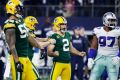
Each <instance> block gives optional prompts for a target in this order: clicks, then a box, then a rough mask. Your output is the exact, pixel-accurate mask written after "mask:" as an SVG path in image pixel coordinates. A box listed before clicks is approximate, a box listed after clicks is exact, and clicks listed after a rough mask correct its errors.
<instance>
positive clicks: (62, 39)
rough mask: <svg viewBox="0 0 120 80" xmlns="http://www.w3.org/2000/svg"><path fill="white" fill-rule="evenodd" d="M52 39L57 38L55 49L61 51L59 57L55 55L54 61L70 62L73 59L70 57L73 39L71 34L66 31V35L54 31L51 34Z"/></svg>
mask: <svg viewBox="0 0 120 80" xmlns="http://www.w3.org/2000/svg"><path fill="white" fill-rule="evenodd" d="M51 38H52V39H55V40H56V44H54V45H55V48H54V51H58V52H59V56H58V57H54V58H53V61H54V62H62V63H69V62H70V60H71V57H70V50H69V47H70V41H71V35H70V34H69V33H68V32H66V33H65V34H64V36H61V35H59V34H57V33H54V34H53V35H52V36H51Z"/></svg>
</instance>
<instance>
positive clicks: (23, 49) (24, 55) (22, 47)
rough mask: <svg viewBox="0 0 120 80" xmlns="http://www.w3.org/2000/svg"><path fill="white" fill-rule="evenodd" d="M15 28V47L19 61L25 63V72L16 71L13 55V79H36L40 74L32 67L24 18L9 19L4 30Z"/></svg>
mask: <svg viewBox="0 0 120 80" xmlns="http://www.w3.org/2000/svg"><path fill="white" fill-rule="evenodd" d="M10 28H13V29H15V34H16V43H15V47H16V50H17V53H18V57H19V61H20V62H21V63H22V64H23V66H24V68H23V72H22V73H18V72H17V71H16V69H15V68H16V67H15V63H14V59H13V57H12V55H11V68H12V78H13V79H12V80H16V79H19V78H20V79H22V80H36V79H38V77H39V75H38V73H37V72H35V71H34V70H33V68H32V66H33V65H32V63H31V61H30V60H29V58H28V54H29V48H30V44H29V41H28V29H27V28H26V26H25V25H24V22H23V20H22V19H21V20H20V19H19V20H10V19H9V20H7V21H6V22H5V25H4V31H6V30H7V29H10Z"/></svg>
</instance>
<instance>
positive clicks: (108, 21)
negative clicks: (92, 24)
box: [103, 12, 117, 28]
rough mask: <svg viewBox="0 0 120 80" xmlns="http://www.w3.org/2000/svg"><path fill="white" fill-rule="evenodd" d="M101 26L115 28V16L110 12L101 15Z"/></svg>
mask: <svg viewBox="0 0 120 80" xmlns="http://www.w3.org/2000/svg"><path fill="white" fill-rule="evenodd" d="M103 24H104V25H105V26H107V27H110V28H115V27H116V26H117V18H116V15H115V14H114V13H112V12H107V13H105V14H104V15H103Z"/></svg>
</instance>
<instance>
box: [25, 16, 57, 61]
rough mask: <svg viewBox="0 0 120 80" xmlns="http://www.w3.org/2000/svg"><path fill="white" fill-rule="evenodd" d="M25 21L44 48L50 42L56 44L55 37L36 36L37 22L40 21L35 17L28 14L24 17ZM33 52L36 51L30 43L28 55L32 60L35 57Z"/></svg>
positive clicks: (32, 34) (30, 31)
mask: <svg viewBox="0 0 120 80" xmlns="http://www.w3.org/2000/svg"><path fill="white" fill-rule="evenodd" d="M24 22H25V25H26V26H27V27H28V29H29V33H30V35H31V36H33V37H34V38H36V40H37V41H38V42H39V43H40V44H41V47H42V48H44V47H46V46H48V45H49V44H54V43H55V40H54V39H48V38H38V37H36V35H35V34H34V31H35V27H36V24H38V21H37V19H36V18H35V17H33V16H27V17H26V18H25V19H24ZM33 53H34V51H33V46H32V45H31V44H30V47H29V54H28V57H29V59H30V60H31V61H32V58H33Z"/></svg>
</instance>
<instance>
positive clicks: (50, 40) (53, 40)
mask: <svg viewBox="0 0 120 80" xmlns="http://www.w3.org/2000/svg"><path fill="white" fill-rule="evenodd" d="M48 41H49V42H50V43H51V44H55V43H56V40H55V39H49V40H48Z"/></svg>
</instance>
